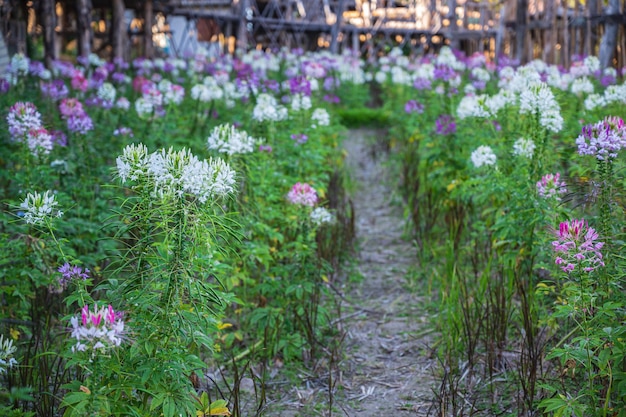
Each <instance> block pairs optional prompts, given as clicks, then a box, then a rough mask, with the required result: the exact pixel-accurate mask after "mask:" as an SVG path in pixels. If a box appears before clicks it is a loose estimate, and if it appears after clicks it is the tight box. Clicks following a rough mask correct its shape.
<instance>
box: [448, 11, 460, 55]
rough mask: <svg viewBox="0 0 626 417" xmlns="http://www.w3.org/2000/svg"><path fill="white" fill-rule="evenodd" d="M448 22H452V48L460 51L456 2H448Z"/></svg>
mask: <svg viewBox="0 0 626 417" xmlns="http://www.w3.org/2000/svg"><path fill="white" fill-rule="evenodd" d="M448 20H449V22H450V48H452V49H459V47H460V45H461V43H460V42H459V37H458V33H457V32H458V26H457V24H456V0H448Z"/></svg>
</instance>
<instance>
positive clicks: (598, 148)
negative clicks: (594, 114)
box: [576, 117, 626, 161]
mask: <svg viewBox="0 0 626 417" xmlns="http://www.w3.org/2000/svg"><path fill="white" fill-rule="evenodd" d="M576 144H577V145H578V153H579V154H581V155H593V156H595V157H596V158H597V159H598V160H601V161H602V160H605V159H613V158H615V157H616V156H617V152H618V151H619V150H620V149H622V148H623V147H625V146H626V127H625V126H624V120H622V119H620V118H618V117H607V118H606V119H604V120H602V121H600V122H598V123H596V124H590V125H586V126H584V127H583V129H582V132H581V134H580V135H579V136H578V138H577V139H576Z"/></svg>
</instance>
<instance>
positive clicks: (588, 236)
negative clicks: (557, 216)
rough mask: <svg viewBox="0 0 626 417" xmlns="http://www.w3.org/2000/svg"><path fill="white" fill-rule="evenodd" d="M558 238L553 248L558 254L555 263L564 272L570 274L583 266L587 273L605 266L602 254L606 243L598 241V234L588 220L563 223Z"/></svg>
mask: <svg viewBox="0 0 626 417" xmlns="http://www.w3.org/2000/svg"><path fill="white" fill-rule="evenodd" d="M557 238H558V240H555V241H554V242H552V247H553V249H554V251H555V252H556V253H557V254H558V256H557V257H556V259H555V260H554V263H555V264H557V265H560V266H561V269H562V270H563V271H564V272H567V273H569V272H571V271H573V270H574V269H575V268H576V266H581V267H582V269H583V271H585V272H591V271H593V270H595V269H596V268H598V267H600V266H604V261H603V260H602V252H600V250H601V249H602V247H603V246H604V242H599V241H598V239H599V236H598V232H596V230H595V229H594V228H592V227H589V226H588V225H587V221H586V220H583V219H580V220H577V219H574V220H571V221H569V222H562V223H561V224H560V225H559V231H558V233H557Z"/></svg>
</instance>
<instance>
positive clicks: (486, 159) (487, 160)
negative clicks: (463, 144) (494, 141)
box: [470, 145, 497, 168]
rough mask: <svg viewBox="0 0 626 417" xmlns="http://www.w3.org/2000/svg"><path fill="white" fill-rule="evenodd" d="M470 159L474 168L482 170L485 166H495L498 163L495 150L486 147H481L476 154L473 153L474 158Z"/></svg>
mask: <svg viewBox="0 0 626 417" xmlns="http://www.w3.org/2000/svg"><path fill="white" fill-rule="evenodd" d="M470 158H471V160H472V164H474V167H476V168H480V167H482V166H483V165H489V166H491V165H495V164H496V161H497V158H496V154H495V153H493V149H491V147H489V146H486V145H483V146H479V147H478V148H477V149H476V150H475V151H474V152H472V156H471V157H470Z"/></svg>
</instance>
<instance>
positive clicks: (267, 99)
mask: <svg viewBox="0 0 626 417" xmlns="http://www.w3.org/2000/svg"><path fill="white" fill-rule="evenodd" d="M287 116H288V113H287V108H286V107H285V106H281V105H279V104H278V102H277V101H276V99H275V98H274V97H273V96H271V95H269V94H266V93H263V94H259V95H258V96H257V103H256V106H254V109H253V110H252V119H254V120H256V121H257V122H265V121H274V122H277V121H280V120H285V119H287Z"/></svg>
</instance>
